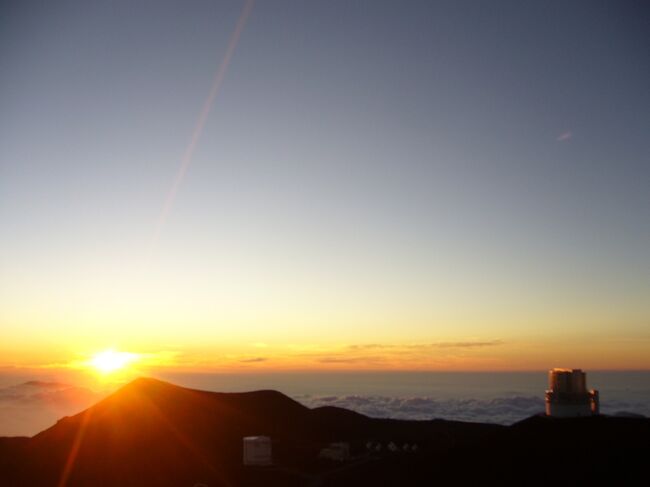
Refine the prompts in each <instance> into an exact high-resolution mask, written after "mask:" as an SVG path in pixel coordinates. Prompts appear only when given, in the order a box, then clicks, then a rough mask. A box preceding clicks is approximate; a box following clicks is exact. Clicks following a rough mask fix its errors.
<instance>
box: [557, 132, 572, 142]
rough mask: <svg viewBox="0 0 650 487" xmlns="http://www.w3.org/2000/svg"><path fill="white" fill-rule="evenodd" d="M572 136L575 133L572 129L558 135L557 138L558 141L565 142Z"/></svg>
mask: <svg viewBox="0 0 650 487" xmlns="http://www.w3.org/2000/svg"><path fill="white" fill-rule="evenodd" d="M571 137H573V133H571V131H567V132H564V133H562V134H560V135H558V137H557V139H555V140H557V141H558V142H564V141H566V140H569V139H570V138H571Z"/></svg>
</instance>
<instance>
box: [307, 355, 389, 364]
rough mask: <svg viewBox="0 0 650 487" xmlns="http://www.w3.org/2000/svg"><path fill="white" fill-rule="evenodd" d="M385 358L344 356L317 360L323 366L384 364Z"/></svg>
mask: <svg viewBox="0 0 650 487" xmlns="http://www.w3.org/2000/svg"><path fill="white" fill-rule="evenodd" d="M383 360H384V357H376V356H373V357H367V356H364V357H346V356H344V355H342V356H326V357H320V358H318V359H317V362H320V363H322V364H354V363H368V362H382V361H383Z"/></svg>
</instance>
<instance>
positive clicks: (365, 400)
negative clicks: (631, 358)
mask: <svg viewBox="0 0 650 487" xmlns="http://www.w3.org/2000/svg"><path fill="white" fill-rule="evenodd" d="M294 398H295V399H296V400H297V401H299V402H301V403H303V404H304V405H306V406H308V407H311V408H314V407H319V406H336V407H341V408H346V409H351V410H353V411H356V412H358V413H361V414H365V415H366V416H370V417H374V418H394V419H414V420H428V419H447V420H454V421H472V422H480V423H498V424H504V425H509V424H513V423H516V422H517V421H521V420H523V419H526V418H528V417H530V416H533V415H535V414H538V413H541V412H543V411H544V400H543V398H542V397H541V396H512V397H496V398H490V399H436V398H432V397H389V396H373V395H368V396H360V395H341V396H311V395H299V396H294ZM602 412H603V413H605V414H625V413H626V412H633V413H636V414H644V415H648V414H650V408H649V407H648V405H647V404H644V403H640V402H634V401H621V400H612V401H609V402H608V404H607V405H606V407H604V408H602Z"/></svg>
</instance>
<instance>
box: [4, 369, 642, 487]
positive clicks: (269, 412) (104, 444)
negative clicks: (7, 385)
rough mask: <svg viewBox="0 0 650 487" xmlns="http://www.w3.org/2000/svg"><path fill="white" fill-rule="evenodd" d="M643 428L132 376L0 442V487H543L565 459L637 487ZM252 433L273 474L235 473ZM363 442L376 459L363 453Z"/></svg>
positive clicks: (627, 422) (580, 469)
mask: <svg viewBox="0 0 650 487" xmlns="http://www.w3.org/2000/svg"><path fill="white" fill-rule="evenodd" d="M649 423H650V420H647V419H640V418H607V417H595V418H579V419H576V420H554V419H551V418H546V417H533V418H529V419H528V420H526V421H523V422H520V423H517V424H515V425H513V426H511V427H504V426H499V425H493V424H481V423H463V422H454V421H442V420H431V421H403V420H390V419H375V418H369V417H366V416H364V415H361V414H358V413H355V412H352V411H348V410H345V409H341V408H336V407H321V408H315V409H309V408H307V407H305V406H303V405H301V404H300V403H298V402H296V401H294V400H293V399H291V398H289V397H287V396H285V395H283V394H281V393H280V392H277V391H271V390H263V391H255V392H245V393H217V392H206V391H198V390H193V389H187V388H183V387H179V386H176V385H172V384H169V383H166V382H162V381H159V380H155V379H137V380H135V381H133V382H131V383H130V384H128V385H126V386H124V387H123V388H121V389H120V390H118V391H117V392H115V393H113V394H112V395H110V396H109V397H107V398H105V399H104V400H102V401H100V402H98V403H97V404H95V405H94V406H92V407H90V408H88V409H86V410H85V411H83V412H81V413H79V414H77V415H74V416H70V417H65V418H63V419H61V420H59V421H58V422H57V423H56V424H55V425H54V426H52V427H50V428H48V429H46V430H45V431H42V432H41V433H39V434H37V435H35V436H34V437H32V438H0V485H2V486H23V485H24V486H27V485H29V486H60V487H63V486H66V487H67V486H91V485H92V486H135V485H138V486H142V485H147V486H174V487H181V486H188V487H192V486H194V485H197V484H204V485H207V486H210V487H212V486H227V485H230V486H232V485H235V486H238V485H241V486H246V485H251V486H252V485H265V486H273V485H278V486H280V485H282V486H290V485H428V481H430V480H431V479H432V478H437V479H438V480H446V481H451V482H454V483H456V484H458V483H464V482H467V483H471V482H473V481H475V480H480V479H482V481H483V484H486V483H490V482H491V480H496V479H501V480H500V481H501V482H504V481H507V480H508V479H511V480H513V481H516V480H517V479H521V478H524V479H526V480H527V481H526V482H523V483H525V484H528V485H537V483H536V482H537V480H540V484H539V485H541V480H545V479H546V481H548V480H547V477H548V476H547V475H546V474H545V472H546V473H548V475H549V476H550V477H553V469H552V468H550V470H549V465H553V462H556V463H558V464H562V465H564V466H566V461H565V459H563V457H562V455H564V454H567V455H569V460H568V461H569V462H574V463H576V472H577V473H576V475H579V477H572V476H569V477H566V479H574V478H578V479H579V480H585V479H588V477H589V475H590V474H589V468H592V470H593V468H596V471H597V472H599V476H600V477H599V478H601V479H602V478H608V475H610V473H611V475H613V472H614V470H615V469H620V470H618V472H619V473H618V475H619V477H618V478H619V479H620V478H621V477H620V475H622V474H621V473H620V472H623V473H624V475H627V477H625V478H627V479H628V480H630V481H634V479H636V478H637V477H636V476H639V475H641V470H642V469H641V467H640V465H643V461H642V458H641V457H642V456H643V457H644V456H645V454H647V451H648V450H647V445H648V443H647V442H648V440H647V439H648V438H649V437H650V435H649V433H650V426H649ZM256 435H265V436H269V437H271V438H272V441H273V459H274V464H275V466H273V467H268V468H250V467H244V466H243V465H242V438H243V437H246V436H256ZM335 441H345V442H348V443H349V444H350V445H351V448H352V453H353V457H354V460H352V461H350V462H348V463H347V464H345V465H342V466H341V465H332V464H329V463H327V462H324V461H322V460H320V461H319V460H318V453H319V451H320V449H321V448H323V447H324V446H326V445H327V444H328V443H330V442H335ZM368 442H373V444H382V445H383V446H384V450H383V451H381V452H373V453H372V454H369V453H368V452H367V450H366V444H367V443H368ZM390 442H393V443H394V444H396V445H399V446H400V448H401V446H402V445H403V444H409V445H413V444H417V445H418V449H417V453H411V454H406V453H390V452H388V450H387V449H386V446H387V445H388V444H389V443H390ZM468 464H469V465H471V466H472V468H468ZM610 467H611V468H610ZM585 470H586V471H587V472H586V473H585ZM610 470H611V472H610ZM432 476H433V477H432ZM639 478H640V477H639ZM579 483H582V482H579Z"/></svg>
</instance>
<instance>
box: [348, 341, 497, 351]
mask: <svg viewBox="0 0 650 487" xmlns="http://www.w3.org/2000/svg"><path fill="white" fill-rule="evenodd" d="M497 345H503V341H502V340H486V341H469V340H468V341H460V342H432V343H415V344H410V345H389V344H383V345H382V344H379V343H368V344H357V345H349V346H348V347H347V348H348V350H399V349H404V350H428V349H435V348H480V347H494V346H497Z"/></svg>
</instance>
